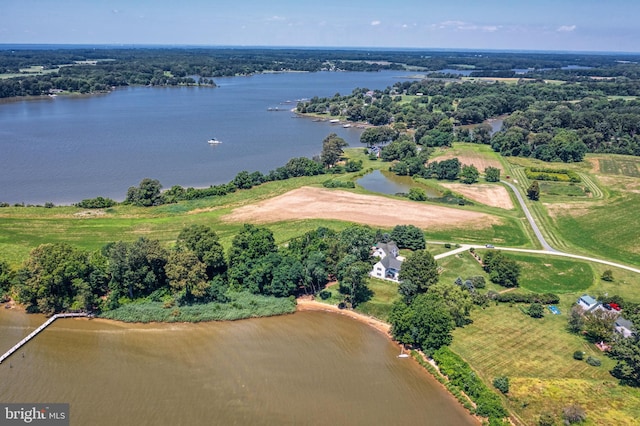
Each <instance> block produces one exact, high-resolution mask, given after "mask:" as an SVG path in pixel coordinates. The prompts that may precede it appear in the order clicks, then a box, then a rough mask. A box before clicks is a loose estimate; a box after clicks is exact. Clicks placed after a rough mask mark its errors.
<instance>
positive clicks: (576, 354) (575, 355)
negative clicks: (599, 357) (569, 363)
mask: <svg viewBox="0 0 640 426" xmlns="http://www.w3.org/2000/svg"><path fill="white" fill-rule="evenodd" d="M573 359H577V360H578V361H582V360H583V359H584V352H582V351H575V352H574V353H573Z"/></svg>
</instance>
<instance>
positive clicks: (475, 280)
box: [467, 275, 486, 288]
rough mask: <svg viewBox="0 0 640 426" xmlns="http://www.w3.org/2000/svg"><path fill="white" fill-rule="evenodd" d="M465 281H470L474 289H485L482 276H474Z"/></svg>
mask: <svg viewBox="0 0 640 426" xmlns="http://www.w3.org/2000/svg"><path fill="white" fill-rule="evenodd" d="M467 281H471V283H472V284H473V286H474V287H475V288H485V287H486V282H485V280H484V277H483V276H482V275H474V276H472V277H469V278H467Z"/></svg>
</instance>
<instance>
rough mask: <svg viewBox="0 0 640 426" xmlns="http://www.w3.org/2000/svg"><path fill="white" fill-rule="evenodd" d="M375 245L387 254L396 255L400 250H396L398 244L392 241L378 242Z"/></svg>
mask: <svg viewBox="0 0 640 426" xmlns="http://www.w3.org/2000/svg"><path fill="white" fill-rule="evenodd" d="M376 247H377V248H379V249H380V250H382V251H384V252H385V254H386V255H387V256H389V255H390V254H393V253H396V254H395V255H394V256H397V254H398V253H399V252H400V250H398V246H397V245H396V243H395V242H393V241H389V242H388V243H378V244H376Z"/></svg>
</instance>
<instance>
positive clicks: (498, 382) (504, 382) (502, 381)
mask: <svg viewBox="0 0 640 426" xmlns="http://www.w3.org/2000/svg"><path fill="white" fill-rule="evenodd" d="M493 387H495V388H496V389H498V390H499V391H500V392H502V393H505V394H506V393H509V378H508V377H505V376H500V377H496V378H495V379H493Z"/></svg>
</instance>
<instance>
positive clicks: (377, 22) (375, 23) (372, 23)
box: [371, 21, 382, 27]
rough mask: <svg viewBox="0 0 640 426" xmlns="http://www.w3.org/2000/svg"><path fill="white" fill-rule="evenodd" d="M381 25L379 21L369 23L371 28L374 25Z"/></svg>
mask: <svg viewBox="0 0 640 426" xmlns="http://www.w3.org/2000/svg"><path fill="white" fill-rule="evenodd" d="M381 23H382V22H380V21H371V25H372V26H374V27H375V26H376V25H380V24H381Z"/></svg>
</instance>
